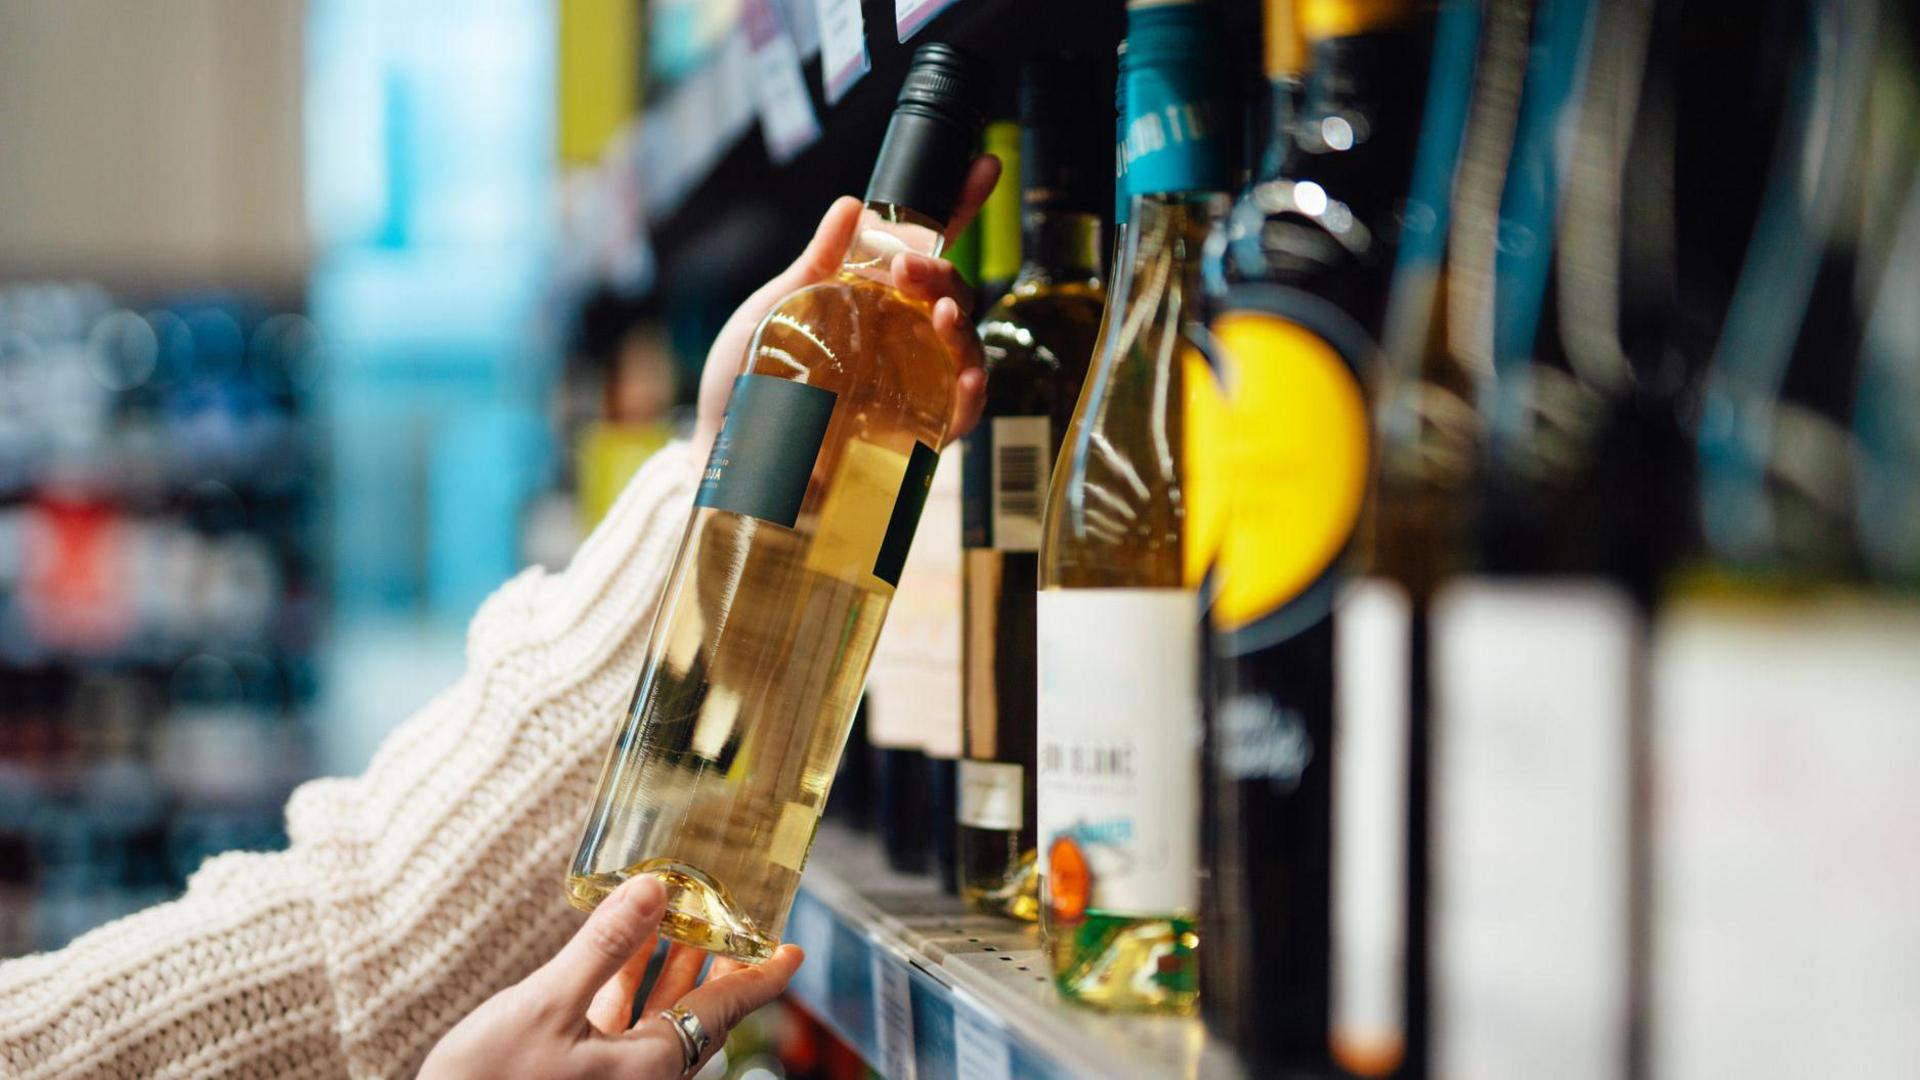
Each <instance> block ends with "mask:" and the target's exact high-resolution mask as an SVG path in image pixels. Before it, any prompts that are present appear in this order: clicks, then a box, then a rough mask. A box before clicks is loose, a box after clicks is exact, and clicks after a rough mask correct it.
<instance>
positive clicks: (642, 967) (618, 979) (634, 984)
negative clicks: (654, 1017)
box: [587, 936, 660, 1035]
mask: <svg viewBox="0 0 1920 1080" xmlns="http://www.w3.org/2000/svg"><path fill="white" fill-rule="evenodd" d="M659 940H660V939H659V938H658V937H657V936H656V937H655V938H654V939H653V940H651V941H648V942H647V945H646V947H645V948H643V949H640V950H638V951H636V952H635V953H634V954H633V955H632V956H631V957H629V958H628V959H627V962H626V963H624V964H622V965H620V970H619V972H618V973H616V974H615V975H614V977H613V978H611V979H608V980H607V982H606V985H604V986H602V987H601V988H600V989H599V990H597V991H595V992H594V995H593V1004H592V1005H589V1006H588V1007H587V1022H588V1023H590V1024H592V1025H593V1026H594V1027H595V1028H597V1029H599V1031H600V1032H601V1033H602V1034H604V1035H615V1034H618V1033H620V1032H622V1031H625V1030H627V1028H628V1027H630V1026H631V1025H632V1023H633V999H634V998H635V997H637V996H638V995H639V993H640V984H641V983H644V982H645V981H646V980H647V967H648V966H649V965H651V964H652V963H653V954H654V953H655V952H657V951H658V948H657V946H658V944H659Z"/></svg>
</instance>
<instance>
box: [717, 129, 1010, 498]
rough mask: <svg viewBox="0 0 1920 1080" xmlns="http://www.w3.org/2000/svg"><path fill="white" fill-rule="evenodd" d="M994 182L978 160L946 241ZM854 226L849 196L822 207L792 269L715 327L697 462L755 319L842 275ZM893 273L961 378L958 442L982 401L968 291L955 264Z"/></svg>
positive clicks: (991, 169)
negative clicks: (925, 312) (928, 319)
mask: <svg viewBox="0 0 1920 1080" xmlns="http://www.w3.org/2000/svg"><path fill="white" fill-rule="evenodd" d="M999 179H1000V160H999V159H998V158H996V157H994V156H993V155H991V154H983V155H981V156H980V157H978V158H976V159H974V162H973V166H972V168H971V169H970V170H969V171H968V173H967V179H966V184H965V186H964V187H962V188H961V191H960V202H959V205H958V206H957V207H955V208H954V212H953V220H952V221H951V222H949V223H948V225H947V236H948V237H953V236H956V235H958V234H959V233H960V231H961V230H962V229H965V228H966V227H967V225H968V223H970V222H971V221H972V220H973V216H974V214H976V213H978V212H979V210H980V204H981V203H983V202H985V201H986V198H987V195H988V194H990V193H991V192H992V191H993V186H994V184H996V183H998V182H999ZM859 224H860V200H859V199H856V198H854V197H853V196H851V195H846V196H842V197H840V198H839V199H836V200H834V203H833V205H832V206H830V207H828V208H827V213H826V215H825V216H824V217H822V218H821V219H820V227H819V228H818V229H817V230H815V231H814V234H813V240H812V241H810V242H809V243H808V244H807V249H806V250H805V251H802V252H801V253H800V257H799V258H797V259H795V260H794V261H793V265H791V266H789V267H787V268H786V269H785V270H784V271H782V272H781V273H780V274H779V276H777V277H775V278H774V279H773V280H772V281H769V282H767V283H766V284H765V285H762V286H760V288H758V289H756V290H754V293H753V295H751V296H749V297H747V299H746V301H745V302H743V303H742V304H741V305H740V306H739V307H738V308H736V309H734V312H733V315H732V316H731V317H729V318H728V319H727V322H726V325H725V326H722V327H721V328H720V334H719V336H718V337H716V338H714V339H713V348H712V349H710V350H708V352H707V365H706V368H705V370H703V371H702V372H701V375H700V403H699V408H698V412H697V416H696V419H695V422H694V429H693V451H694V453H693V459H694V460H695V461H701V462H704V461H705V460H706V458H707V448H708V447H710V446H711V445H713V439H714V436H715V435H717V434H719V432H720V422H721V420H722V419H723V418H724V417H725V416H726V412H727V397H728V395H730V394H731V393H732V392H733V379H734V376H736V375H738V374H740V363H741V359H742V358H743V357H745V356H746V353H747V343H748V341H750V340H751V339H752V338H753V331H754V328H755V327H757V326H759V325H760V320H761V319H762V318H764V317H765V316H766V314H767V312H768V311H770V310H772V308H773V306H774V305H775V304H777V303H779V302H780V301H781V300H782V299H784V298H785V297H786V296H787V295H788V294H790V293H792V292H793V291H794V290H796V289H801V288H804V287H806V286H808V285H813V284H817V283H819V282H822V281H826V280H828V279H829V278H831V277H833V275H834V274H835V273H837V272H838V271H839V269H840V260H841V257H842V256H844V255H845V254H846V252H847V248H848V247H849V246H850V245H851V244H852V243H853V233H854V229H855V228H856V227H857V226H858V225H859ZM891 269H892V272H893V282H892V283H893V287H894V288H895V289H897V290H899V291H900V292H901V293H902V294H903V295H905V296H907V297H908V298H909V299H913V300H918V301H920V302H922V303H926V304H931V305H932V306H933V312H932V318H933V328H934V331H935V332H936V333H938V334H939V336H940V340H941V342H942V343H943V344H945V345H946V347H947V351H948V352H949V353H951V354H952V355H953V360H954V366H955V367H956V368H957V369H958V373H959V374H958V376H957V385H956V388H955V389H956V393H955V395H954V416H953V422H952V424H951V426H950V427H949V428H948V430H947V438H948V439H949V440H952V439H957V438H959V437H960V436H962V435H964V434H966V433H967V432H968V431H969V430H971V429H972V428H973V425H974V424H975V423H977V422H979V419H980V409H981V406H982V404H983V403H984V402H985V400H986V388H987V376H986V371H985V369H984V368H983V367H982V366H981V353H980V338H979V336H978V335H977V334H975V333H974V329H973V322H972V317H971V313H972V310H973V290H972V289H971V288H970V287H968V285H967V283H966V282H965V281H964V280H962V279H961V277H960V273H959V271H957V270H955V269H954V267H953V264H952V263H950V262H947V261H946V260H944V259H934V258H929V257H927V256H925V255H916V254H911V253H908V254H901V255H896V256H895V257H894V259H893V264H892V267H891Z"/></svg>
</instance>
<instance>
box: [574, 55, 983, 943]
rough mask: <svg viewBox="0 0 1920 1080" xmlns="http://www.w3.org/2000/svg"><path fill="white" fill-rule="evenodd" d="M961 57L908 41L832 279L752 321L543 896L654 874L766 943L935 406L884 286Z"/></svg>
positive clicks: (949, 198)
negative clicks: (587, 785) (598, 761)
mask: <svg viewBox="0 0 1920 1080" xmlns="http://www.w3.org/2000/svg"><path fill="white" fill-rule="evenodd" d="M983 86H984V75H983V74H982V72H981V70H980V65H979V64H978V63H977V61H974V60H973V59H972V58H970V57H968V56H967V55H966V54H964V53H961V52H959V51H958V50H956V49H953V48H951V47H949V46H946V45H939V44H932V45H923V46H921V47H920V49H918V50H917V51H916V52H915V54H914V60H913V63H912V65H911V67H910V68H909V69H908V72H907V77H906V79H905V81H904V82H903V84H902V86H901V90H900V97H899V107H898V108H897V109H896V110H895V111H894V115H893V118H892V120H891V121H890V122H889V124H888V126H887V135H886V140H885V142H884V143H883V144H882V146H881V149H880V157H879V160H878V162H877V163H876V164H875V167H874V173H873V179H872V182H871V183H870V184H869V185H868V188H867V205H866V209H865V210H864V211H863V212H862V215H861V218H860V220H859V222H858V223H857V225H856V227H855V231H854V235H853V239H852V241H851V244H850V246H849V250H848V251H847V253H846V256H845V258H844V259H843V260H842V261H841V265H840V272H839V273H838V274H836V275H835V276H834V278H833V279H832V280H829V281H826V282H822V283H820V284H817V285H812V286H809V287H806V288H803V289H800V290H798V291H795V292H793V293H791V294H789V295H788V296H787V297H786V298H785V299H783V300H781V301H780V302H779V303H777V304H776V305H775V306H774V307H773V310H771V311H769V312H768V313H767V314H766V315H765V316H764V317H763V318H762V319H761V321H760V325H759V327H758V329H756V330H755V331H754V336H753V340H752V341H751V342H749V343H748V347H747V355H746V358H745V363H744V365H743V369H742V372H741V374H740V375H739V376H737V377H736V378H735V380H734V385H733V394H732V397H731V398H730V399H729V400H728V403H727V415H726V420H725V423H724V424H723V426H722V427H721V430H720V433H719V435H718V437H717V438H716V439H715V440H714V444H713V449H712V451H711V453H710V454H709V456H708V458H707V467H706V471H705V472H704V473H703V474H702V475H701V480H700V488H699V492H698V494H697V495H696V496H695V498H694V507H695V509H694V513H693V518H692V520H691V522H689V524H688V526H687V532H686V535H685V537H684V538H683V539H682V541H681V545H680V551H679V553H678V554H677V555H676V556H675V557H674V565H673V570H672V572H671V573H670V575H669V577H668V579H667V585H666V590H665V592H664V594H663V595H662V598H661V601H660V607H659V609H658V611H657V613H656V614H655V616H654V626H653V632H652V634H651V636H650V638H649V640H648V642H647V653H646V657H645V662H644V666H643V667H642V669H641V676H640V684H639V686H638V688H637V689H636V690H635V692H634V697H633V704H632V708H631V711H630V712H629V714H628V717H627V719H626V722H625V723H624V724H623V725H622V726H621V728H620V730H619V732H618V733H616V735H615V737H614V740H613V745H612V746H611V747H610V748H609V750H608V753H607V760H606V764H605V766H604V767H603V769H602V771H601V775H600V783H599V786H598V789H597V791H596V792H595V795H594V803H593V808H592V810H591V811H590V812H589V815H588V818H587V827H586V833H585V835H584V836H583V837H582V838H581V841H580V848H579V850H578V851H577V852H576V853H575V855H574V861H573V867H572V870H571V872H570V873H569V875H568V879H567V895H568V897H569V898H570V899H571V900H572V901H573V903H574V904H576V905H577V906H580V907H583V908H590V907H593V906H594V905H595V904H597V903H598V902H599V901H600V900H601V899H602V898H604V897H605V896H606V895H607V894H608V893H609V892H611V891H612V890H613V889H615V888H617V887H618V886H619V884H620V883H621V882H622V881H624V880H626V879H628V878H630V877H632V876H634V875H635V874H654V875H657V876H658V877H659V878H660V879H661V880H662V881H664V882H665V883H666V885H667V911H666V915H665V917H664V918H663V920H662V922H661V932H662V933H664V934H665V935H666V936H668V937H670V938H673V939H675V940H678V941H682V942H686V943H688V944H692V945H696V946H699V947H701V948H704V949H709V950H712V951H716V952H722V953H726V954H727V955H730V956H734V957H738V958H740V959H744V960H760V959H764V958H766V957H767V956H769V955H771V954H772V953H773V950H774V948H775V947H776V946H777V945H778V944H779V940H780V934H781V932H782V930H783V929H784V928H785V924H786V920H787V913H788V910H789V908H790V907H791V906H792V903H793V895H794V891H795V889H796V888H797V887H798V885H799V882H800V870H801V868H802V867H803V866H805V864H806V858H807V852H808V850H809V848H810V847H811V846H812V843H813V834H814V829H815V826H816V825H817V824H818V822H819V819H820V812H821V810H822V809H823V807H824V806H825V803H826V799H827V789H828V786H829V785H830V784H831V782H832V779H833V774H834V772H835V770H836V768H837V766H838V765H839V761H840V752H841V750H842V748H843V747H844V745H845V743H846V738H847V731H848V729H849V728H850V727H851V726H852V723H853V715H854V711H855V709H856V708H857V706H858V704H859V698H860V687H861V684H862V683H863V682H864V681H865V679H866V675H867V666H868V664H869V662H870V661H871V660H872V658H873V648H874V644H875V641H876V640H877V639H878V637H879V634H880V627H881V623H882V621H883V620H884V619H885V617H886V612H887V607H888V604H889V603H890V601H891V600H892V598H893V592H894V589H895V587H897V586H898V585H899V582H900V571H901V569H902V568H903V567H904V565H905V562H906V556H907V551H908V548H909V546H910V545H911V544H912V541H913V534H914V529H915V526H916V525H917V524H918V522H919V517H920V510H921V507H922V506H924V505H925V503H926V497H927V491H928V489H929V487H930V486H931V484H932V480H933V471H934V466H935V464H936V463H937V462H938V460H939V456H938V450H939V447H940V445H941V443H942V441H943V440H944V439H945V437H946V433H947V425H948V423H949V421H950V419H951V417H952V414H953V404H954V377H955V374H956V372H955V370H954V366H953V359H952V357H950V356H949V355H948V353H947V350H946V347H945V346H944V345H943V344H942V343H941V341H940V338H939V336H938V334H937V333H936V332H935V331H934V329H933V323H932V320H931V317H930V316H931V309H930V307H929V306H928V305H927V304H925V303H922V302H920V301H917V300H910V299H908V298H907V297H905V296H903V295H901V294H900V293H898V292H896V291H895V290H894V289H893V288H892V285H891V280H892V279H891V274H890V271H889V267H890V264H891V263H892V261H893V259H894V257H895V256H896V255H900V254H905V253H918V254H923V255H929V256H931V255H938V254H939V253H940V248H941V245H942V243H943V240H944V235H943V232H942V230H941V223H942V222H944V221H945V220H946V219H947V217H948V216H949V215H950V214H951V213H952V212H953V210H954V208H955V205H956V203H957V202H958V201H959V198H960V193H961V189H962V186H963V183H964V179H963V178H964V176H965V175H966V173H967V171H968V163H969V162H970V161H971V159H972V155H973V145H974V140H975V139H976V138H977V137H978V134H979V128H980V123H981V116H980V107H979V98H980V97H981V96H982V89H983Z"/></svg>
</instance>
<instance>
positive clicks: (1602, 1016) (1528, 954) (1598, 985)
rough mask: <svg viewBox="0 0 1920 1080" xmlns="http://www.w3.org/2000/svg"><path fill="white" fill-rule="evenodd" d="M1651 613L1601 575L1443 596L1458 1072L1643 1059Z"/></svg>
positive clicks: (1442, 823)
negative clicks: (1638, 732)
mask: <svg viewBox="0 0 1920 1080" xmlns="http://www.w3.org/2000/svg"><path fill="white" fill-rule="evenodd" d="M1640 639H1641V633H1640V628H1639V618H1638V615H1637V614H1636V612H1635V610H1634V607H1633V605H1632V603H1631V602H1630V601H1629V600H1628V599H1627V597H1626V596H1625V595H1624V594H1623V593H1622V592H1620V591H1619V590H1618V589H1616V588H1613V587H1612V586H1609V585H1605V584H1602V583H1598V582H1595V581H1592V580H1590V579H1575V578H1568V579H1538V580H1531V581H1503V580H1491V579H1467V580H1464V581H1462V582H1460V583H1458V584H1455V585H1453V586H1450V587H1448V588H1447V589H1445V590H1444V591H1443V592H1442V593H1441V594H1440V595H1439V596H1438V597H1436V599H1435V601H1434V606H1433V650H1434V651H1433V701H1434V710H1435V711H1434V720H1433V740H1434V743H1433V745H1434V757H1433V792H1434V799H1433V803H1432V809H1433V826H1432V827H1433V843H1434V847H1433V851H1432V854H1431V858H1432V860H1433V861H1432V866H1433V895H1432V913H1431V917H1432V919H1433V923H1432V925H1433V928H1434V971H1435V999H1434V1004H1433V1008H1434V1017H1435V1024H1434V1055H1435V1072H1436V1073H1438V1074H1439V1075H1442V1076H1490V1077H1493V1076H1516V1077H1517V1076H1529V1077H1531V1076H1553V1077H1563V1078H1575V1080H1577V1078H1581V1077H1590V1078H1592V1080H1608V1078H1612V1077H1617V1076H1622V1075H1624V1074H1625V1071H1626V1065H1627V1061H1626V1057H1625V1051H1626V1048H1627V1042H1626V1035H1627V1028H1628V1021H1629V1008H1628V970H1627V962H1628V957H1629V955H1630V953H1631V948H1630V943H1629V930H1630V926H1629V911H1630V909H1629V903H1630V899H1631V895H1632V892H1631V881H1630V876H1629V865H1630V864H1629V859H1630V835H1631V834H1630V830H1631V827H1632V822H1631V805H1632V804H1631V796H1632V740H1631V733H1632V725H1633V685H1634V681H1635V678H1636V667H1637V664H1638V660H1637V657H1638V655H1639V653H1640Z"/></svg>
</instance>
